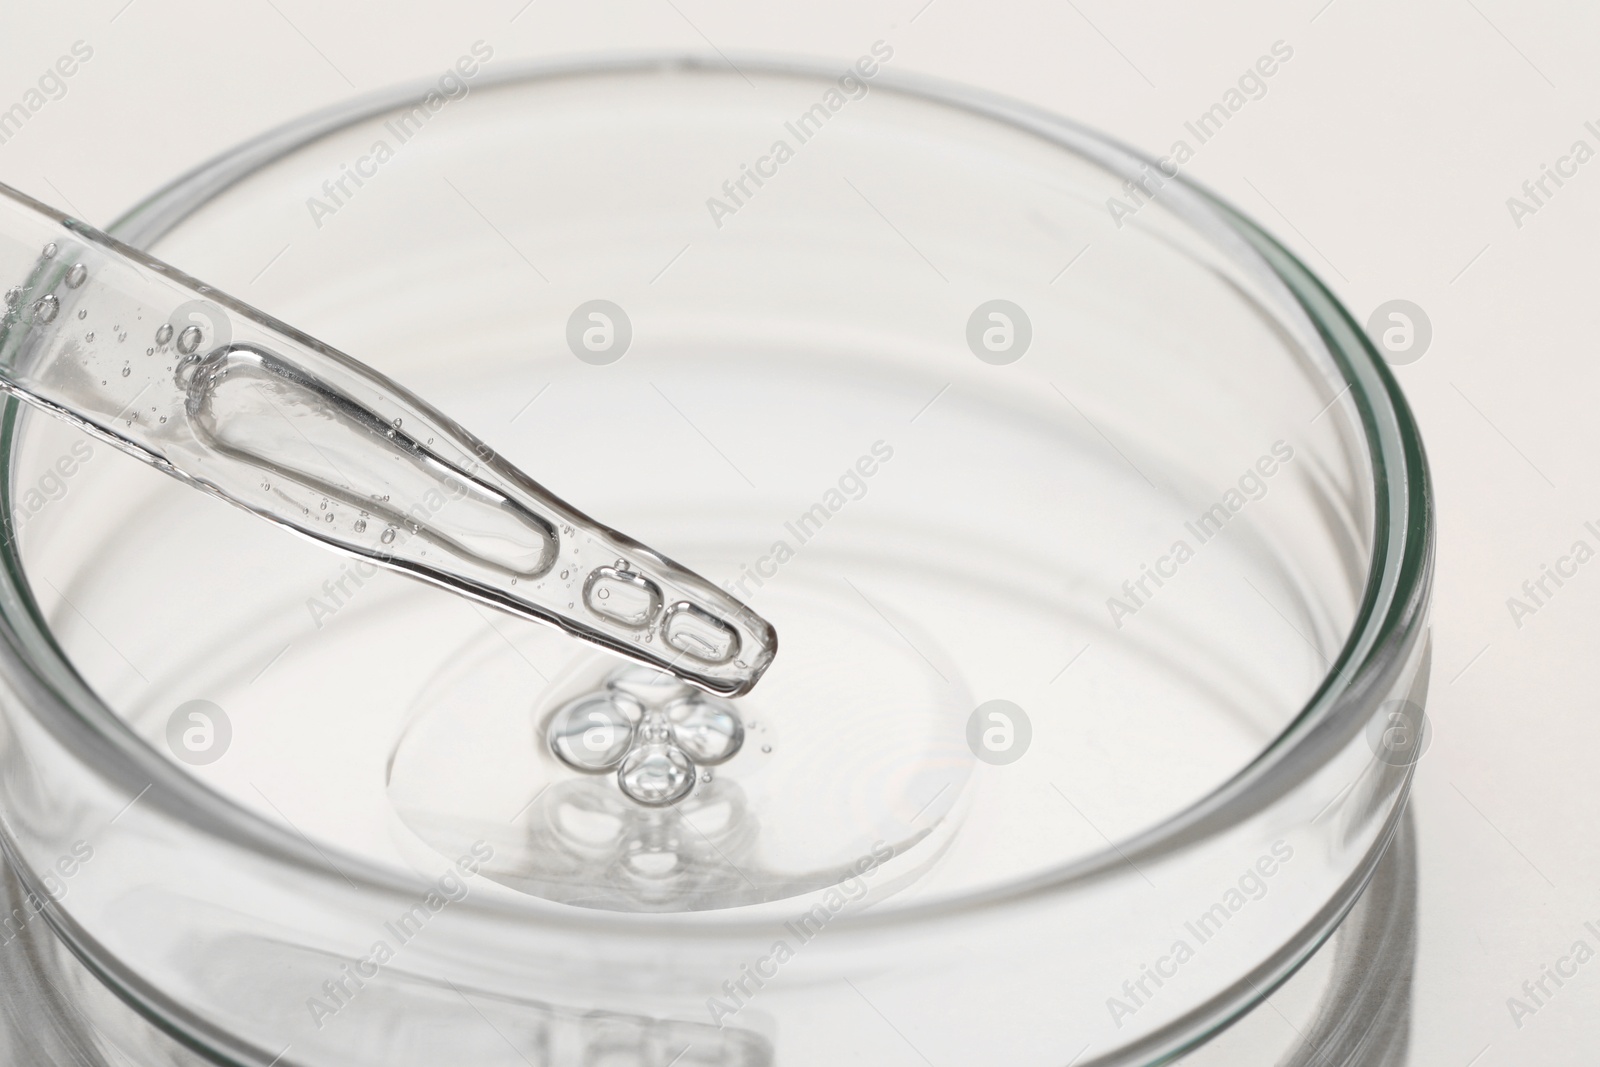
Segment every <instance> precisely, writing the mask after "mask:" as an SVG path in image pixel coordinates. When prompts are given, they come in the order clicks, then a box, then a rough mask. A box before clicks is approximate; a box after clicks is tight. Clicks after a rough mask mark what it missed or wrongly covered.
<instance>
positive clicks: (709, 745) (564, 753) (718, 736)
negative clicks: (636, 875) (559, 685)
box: [547, 667, 744, 807]
mask: <svg viewBox="0 0 1600 1067" xmlns="http://www.w3.org/2000/svg"><path fill="white" fill-rule="evenodd" d="M547 738H548V741H549V744H550V750H551V751H552V752H553V753H555V755H556V758H557V759H559V760H561V762H563V763H565V764H566V765H567V766H569V767H571V768H573V769H574V770H577V771H582V772H584V773H585V774H606V773H609V772H611V771H615V772H616V775H617V784H618V785H619V786H620V787H621V788H622V792H623V793H624V794H625V795H626V796H627V797H628V798H629V799H630V800H634V801H636V802H638V803H640V804H644V805H646V806H648V807H665V806H667V805H669V804H676V803H677V802H678V801H680V800H682V799H683V798H684V797H686V796H688V795H689V793H690V791H691V790H693V789H694V783H695V777H696V775H697V774H699V773H700V770H699V769H700V768H706V767H715V766H717V765H718V764H720V763H726V762H727V761H728V760H730V759H732V758H733V756H734V754H735V753H737V752H738V751H739V748H740V746H742V745H743V744H744V723H743V722H742V721H740V718H739V713H738V711H737V710H736V709H735V708H734V706H733V705H732V704H730V703H729V702H728V701H726V700H721V699H719V698H717V697H714V696H710V695H707V694H705V693H702V692H700V691H698V690H696V689H693V688H691V687H690V686H688V685H687V684H685V683H684V682H681V681H679V680H678V679H677V678H674V677H672V676H671V675H669V674H663V673H661V672H660V671H655V670H651V669H650V668H648V667H624V668H622V669H620V670H618V671H614V672H613V673H612V674H611V675H610V676H608V677H607V678H606V681H605V684H604V685H603V686H602V687H601V688H600V689H598V690H596V691H595V692H592V693H586V694H584V695H583V696H580V697H577V698H576V699H574V700H570V701H568V702H567V703H566V704H564V705H562V706H561V708H560V709H559V710H557V711H556V713H555V715H553V716H551V719H550V725H549V728H548V731H547ZM705 780H707V781H709V780H710V771H706V772H705Z"/></svg>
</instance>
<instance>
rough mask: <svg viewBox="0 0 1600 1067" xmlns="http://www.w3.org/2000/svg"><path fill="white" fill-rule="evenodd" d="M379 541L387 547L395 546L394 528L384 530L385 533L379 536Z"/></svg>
mask: <svg viewBox="0 0 1600 1067" xmlns="http://www.w3.org/2000/svg"><path fill="white" fill-rule="evenodd" d="M378 540H380V541H382V542H383V543H384V544H386V545H392V544H394V527H393V526H390V527H389V528H387V529H386V530H384V531H383V533H381V534H379V535H378Z"/></svg>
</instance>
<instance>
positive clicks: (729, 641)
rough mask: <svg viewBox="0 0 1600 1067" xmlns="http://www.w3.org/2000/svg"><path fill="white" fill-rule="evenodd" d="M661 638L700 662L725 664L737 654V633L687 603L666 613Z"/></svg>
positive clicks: (679, 603) (719, 620) (675, 606)
mask: <svg viewBox="0 0 1600 1067" xmlns="http://www.w3.org/2000/svg"><path fill="white" fill-rule="evenodd" d="M661 636H662V637H663V638H664V639H665V640H666V642H667V644H669V645H671V646H672V647H673V648H675V649H677V650H678V651H679V652H682V653H683V654H684V655H685V656H688V657H689V658H690V659H696V660H699V661H700V662H701V663H711V664H716V663H726V662H728V661H729V660H730V659H732V658H733V657H734V656H735V655H737V654H738V652H739V634H738V632H737V631H735V630H734V628H733V627H731V626H729V625H728V624H727V623H725V622H723V621H722V620H721V619H719V618H717V617H716V616H714V615H712V614H711V613H710V612H708V611H706V610H705V609H704V608H701V607H699V606H697V605H695V604H691V603H689V602H688V601H687V600H683V601H679V602H678V603H676V604H674V605H672V607H671V608H669V609H668V610H667V616H666V619H665V620H664V621H663V622H662V623H661Z"/></svg>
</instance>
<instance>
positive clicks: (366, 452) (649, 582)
mask: <svg viewBox="0 0 1600 1067" xmlns="http://www.w3.org/2000/svg"><path fill="white" fill-rule="evenodd" d="M0 278H5V279H9V280H11V281H12V286H11V288H9V289H7V290H6V293H5V307H4V318H3V320H0V389H4V390H5V391H6V392H9V393H11V394H13V395H15V396H17V397H19V398H21V399H23V400H25V401H27V402H28V403H30V404H33V405H35V406H37V407H39V408H42V409H44V410H46V411H49V412H51V413H52V414H54V415H57V416H60V417H62V418H65V419H67V420H69V421H71V422H73V423H76V424H77V425H79V426H82V427H83V428H84V429H86V430H88V431H90V432H91V433H93V434H95V435H96V436H98V437H101V438H104V439H105V440H107V441H109V442H111V443H112V444H114V445H116V446H117V447H118V448H120V449H122V450H123V451H126V452H128V453H131V454H132V455H135V456H138V457H139V458H140V459H143V460H145V461H146V462H148V463H151V464H153V465H154V466H156V467H158V468H160V469H161V470H163V471H166V472H167V473H168V474H171V475H173V476H174V477H176V478H179V479H181V480H183V481H185V482H188V483H189V484H191V485H194V486H196V487H198V488H201V489H204V490H207V491H208V492H211V493H214V494H215V495H217V496H220V497H222V498H223V499H225V500H228V501H230V502H231V503H234V504H237V505H238V506H239V507H242V508H244V509H245V510H247V511H250V512H251V513H253V514H255V515H259V516H260V517H262V518H264V519H268V520H270V521H272V522H275V523H277V524H279V525H281V526H285V527H287V528H289V529H291V530H293V531H295V532H296V533H299V534H302V535H304V536H306V537H309V538H311V539H312V540H314V541H316V542H318V543H319V544H322V545H324V546H327V547H329V548H332V549H335V550H337V551H341V552H346V553H350V554H352V555H358V556H363V557H365V558H367V559H370V560H372V561H373V562H375V563H379V564H381V565H383V566H386V567H390V568H392V569H394V570H398V571H402V572H404V573H407V574H410V575H413V576H415V577H418V578H422V579H424V580H426V581H429V582H432V583H434V584H436V585H439V586H442V587H444V588H446V589H449V590H452V591H454V592H457V593H460V594H462V595H463V596H468V597H471V598H473V599H476V600H480V601H482V602H484V603H487V604H491V605H493V606H495V607H498V608H501V609H503V610H505V611H509V612H511V613H513V614H515V615H521V616H523V617H525V618H530V619H535V620H538V621H540V622H546V623H550V624H552V625H555V626H558V627H560V628H561V629H562V630H564V631H566V632H567V633H569V634H572V635H573V636H575V637H578V638H581V639H583V640H585V641H589V642H592V643H593V644H597V645H600V646H601V647H603V648H606V649H609V650H611V651H612V652H615V653H618V654H620V655H623V656H626V657H628V658H630V659H634V660H638V661H639V662H641V663H646V664H649V665H650V666H653V667H655V668H657V669H659V670H664V671H668V672H670V673H672V674H675V675H677V676H678V677H680V678H682V679H684V680H685V681H688V682H691V683H693V684H695V685H697V686H700V687H701V688H704V689H707V690H709V691H711V692H714V693H720V694H724V695H738V694H742V693H745V692H748V691H749V690H750V688H751V687H752V686H754V685H755V684H756V682H757V681H758V680H759V679H760V677H761V674H762V672H763V671H764V670H766V668H767V665H768V664H769V663H770V662H771V661H772V657H773V655H774V653H775V652H776V651H777V635H776V633H774V631H773V629H772V627H771V626H770V625H769V624H768V623H767V622H766V621H765V620H763V619H761V618H760V617H759V616H757V615H755V614H754V613H753V612H751V611H750V609H749V608H747V607H745V606H744V605H743V604H741V603H740V602H739V601H738V600H735V599H734V598H733V597H731V596H729V595H727V594H726V593H724V592H722V591H721V590H720V589H718V588H717V587H716V586H715V585H713V584H711V583H710V582H709V581H707V580H705V579H704V578H701V577H700V576H699V575H697V574H694V573H693V572H691V571H689V570H687V569H685V568H683V567H681V566H679V565H678V564H676V563H674V562H672V561H671V560H670V559H667V558H666V557H664V556H662V555H661V554H659V553H657V552H655V551H653V550H652V549H649V548H647V547H645V546H644V545H642V544H640V543H639V542H637V541H634V540H633V539H632V538H629V537H627V536H625V535H623V534H620V533H617V532H616V531H614V530H612V529H610V528H608V527H606V526H602V525H600V524H599V523H596V522H595V521H594V520H592V519H590V518H589V517H588V516H586V515H584V514H583V513H582V512H580V511H578V510H576V509H575V508H573V507H571V506H570V505H568V504H566V503H564V502H563V501H561V500H560V499H558V498H557V497H555V496H553V495H552V494H551V493H549V492H548V491H547V490H545V489H544V488H543V487H542V486H540V485H539V484H538V483H537V482H535V481H533V480H532V479H531V478H529V477H528V476H527V475H525V474H524V473H522V471H521V470H519V469H518V468H516V467H515V466H513V465H512V464H510V463H508V462H506V461H505V460H503V459H501V458H500V457H499V456H498V455H496V454H495V452H494V450H493V449H491V448H490V447H489V446H488V445H486V444H485V443H484V442H482V441H480V440H478V439H477V438H476V437H474V436H472V435H471V434H470V433H468V432H467V431H466V430H465V429H463V428H462V427H460V426H458V425H457V424H456V423H454V422H452V421H451V420H450V419H449V418H447V417H446V416H444V415H443V414H441V413H440V412H438V411H436V410H434V409H433V408H432V407H431V406H429V405H428V404H427V403H426V402H424V401H423V400H421V399H420V398H418V397H416V396H414V395H412V394H411V393H410V392H408V391H407V390H405V389H404V388H402V387H401V386H399V385H397V384H395V383H394V382H391V381H389V380H388V379H387V378H385V377H384V376H383V375H381V374H379V373H377V372H376V371H374V370H372V369H370V368H368V367H366V366H364V365H362V364H360V363H358V362H356V361H355V360H353V359H351V358H350V357H349V356H346V355H344V354H342V353H340V352H336V351H334V350H333V349H331V348H329V347H328V346H326V345H324V344H322V343H321V342H319V341H316V340H314V339H313V338H311V337H308V336H306V335H305V334H303V333H300V332H299V331H297V330H295V329H293V328H292V327H289V326H286V325H284V324H283V323H281V322H278V321H277V320H275V319H272V318H270V317H269V316H266V315H263V314H262V313H261V312H259V311H256V310H254V309H253V308H250V307H248V306H247V305H245V304H242V303H240V302H239V301H237V300H235V299H233V298H231V297H229V296H226V295H224V294H222V293H218V292H216V291H214V290H212V289H210V288H208V287H207V286H204V285H201V284H200V283H198V282H196V281H195V280H194V279H192V278H190V277H188V276H187V275H185V274H182V273H180V272H178V271H176V270H174V269H173V268H171V267H169V266H167V265H166V264H164V263H160V262H158V261H156V260H154V259H151V258H150V257H148V256H146V255H144V254H143V253H141V252H138V251H136V250H134V249H131V248H129V247H127V246H126V245H123V244H121V243H120V242H118V241H116V240H114V239H112V238H110V237H108V236H106V235H105V234H103V233H101V232H99V231H98V230H95V229H93V228H92V227H89V226H86V225H84V224H83V223H81V222H78V221H77V220H75V219H70V218H67V217H66V216H64V215H61V214H60V213H59V212H56V211H54V210H52V209H50V208H48V207H46V206H45V205H43V204H40V203H38V202H37V201H35V200H32V199H30V198H28V197H26V196H23V195H22V194H20V193H18V192H16V191H14V190H12V189H9V188H7V187H5V186H3V185H0ZM0 284H4V283H3V282H0Z"/></svg>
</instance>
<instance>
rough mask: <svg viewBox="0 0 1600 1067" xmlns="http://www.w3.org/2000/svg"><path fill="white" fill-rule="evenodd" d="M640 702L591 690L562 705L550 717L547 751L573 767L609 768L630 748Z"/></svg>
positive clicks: (587, 769)
mask: <svg viewBox="0 0 1600 1067" xmlns="http://www.w3.org/2000/svg"><path fill="white" fill-rule="evenodd" d="M640 714H641V711H640V708H639V705H638V704H636V703H634V702H633V701H632V700H630V699H629V698H628V697H626V696H623V695H622V694H620V693H591V694H589V695H587V696H582V697H579V698H578V699H577V700H574V701H572V702H571V703H569V704H567V705H565V706H564V707H562V708H561V710H559V711H557V712H556V713H555V716H554V717H553V718H552V719H551V720H550V726H549V730H548V736H549V739H550V750H551V751H552V752H554V753H555V754H556V757H557V758H558V759H560V760H561V762H562V763H565V764H566V765H567V766H569V767H571V768H572V769H573V770H578V771H583V772H584V773H585V774H601V773H603V772H605V771H609V770H610V769H611V768H613V767H615V766H616V765H617V764H618V763H621V762H622V757H624V756H625V755H627V754H628V750H629V749H631V748H632V747H633V733H634V726H633V724H634V720H635V719H636V718H638V717H639V716H640Z"/></svg>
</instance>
